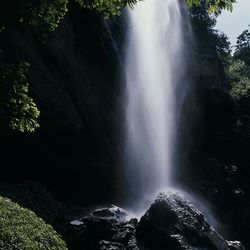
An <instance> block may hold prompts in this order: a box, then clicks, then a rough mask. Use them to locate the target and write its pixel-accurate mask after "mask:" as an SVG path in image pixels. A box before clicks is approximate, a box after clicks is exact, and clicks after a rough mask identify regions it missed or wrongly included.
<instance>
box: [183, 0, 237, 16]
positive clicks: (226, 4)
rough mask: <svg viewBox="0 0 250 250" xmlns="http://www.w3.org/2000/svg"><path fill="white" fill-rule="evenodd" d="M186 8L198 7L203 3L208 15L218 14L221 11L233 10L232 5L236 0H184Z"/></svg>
mask: <svg viewBox="0 0 250 250" xmlns="http://www.w3.org/2000/svg"><path fill="white" fill-rule="evenodd" d="M186 2H187V5H188V7H192V6H196V7H197V6H200V5H201V4H202V3H205V4H206V5H207V6H208V12H209V14H212V13H219V12H220V11H221V9H226V10H228V11H232V10H233V3H235V2H236V0H186Z"/></svg>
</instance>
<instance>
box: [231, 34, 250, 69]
mask: <svg viewBox="0 0 250 250" xmlns="http://www.w3.org/2000/svg"><path fill="white" fill-rule="evenodd" d="M234 57H235V58H237V59H240V60H242V61H244V62H245V63H246V64H247V65H248V66H250V30H244V31H243V32H242V33H241V34H240V35H239V37H238V38H237V42H236V46H235V53H234Z"/></svg>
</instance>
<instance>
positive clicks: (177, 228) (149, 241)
mask: <svg viewBox="0 0 250 250" xmlns="http://www.w3.org/2000/svg"><path fill="white" fill-rule="evenodd" d="M69 224H70V228H71V233H72V235H73V236H72V237H71V245H72V248H73V249H82V250H84V249H86V250H90V249H93V250H165V249H166V250H182V249H183V250H184V249H189V250H244V249H245V248H244V247H243V246H242V244H241V243H240V242H238V241H227V240H225V239H224V238H223V237H222V236H221V235H220V234H219V233H218V232H216V230H215V229H214V228H213V227H212V226H211V225H209V223H208V222H207V220H206V218H205V217H204V215H203V214H202V213H201V212H200V211H199V210H198V209H197V208H196V207H195V206H194V205H193V204H192V203H191V202H190V201H189V200H188V199H186V198H185V197H184V196H183V195H182V194H181V193H180V192H177V191H175V190H171V189H167V190H165V191H163V192H161V193H160V194H159V195H158V196H157V198H156V200H155V201H154V202H153V203H152V205H151V206H150V208H149V209H148V210H147V211H146V213H145V214H144V215H143V216H142V217H141V219H140V220H139V222H138V220H137V219H136V218H131V217H130V216H129V214H128V213H127V212H126V211H124V210H123V209H121V208H119V207H116V206H113V205H111V206H110V207H104V208H99V209H95V210H92V211H89V212H88V213H86V214H85V215H83V217H81V218H77V219H74V220H71V221H70V222H69Z"/></svg>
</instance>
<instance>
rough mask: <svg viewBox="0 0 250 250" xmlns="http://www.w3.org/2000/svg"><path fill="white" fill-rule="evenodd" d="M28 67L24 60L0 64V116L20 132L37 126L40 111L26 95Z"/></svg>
mask: <svg viewBox="0 0 250 250" xmlns="http://www.w3.org/2000/svg"><path fill="white" fill-rule="evenodd" d="M28 68H29V64H28V63H25V62H19V63H17V64H4V63H1V64H0V77H1V78H0V117H1V118H2V119H6V120H7V121H8V122H9V124H10V126H11V128H13V129H17V130H19V131H21V132H25V131H30V132H33V131H35V129H36V128H38V127H39V124H38V122H37V118H38V117H39V115H40V112H39V110H38V109H37V107H36V104H35V103H34V102H33V99H32V98H31V97H30V96H29V95H28V92H29V84H28V80H27V77H26V74H27V71H28Z"/></svg>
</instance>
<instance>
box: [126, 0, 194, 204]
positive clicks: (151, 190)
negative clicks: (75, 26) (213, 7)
mask: <svg viewBox="0 0 250 250" xmlns="http://www.w3.org/2000/svg"><path fill="white" fill-rule="evenodd" d="M128 15H129V25H128V41H127V47H126V62H125V65H126V67H125V76H126V94H125V104H126V111H125V149H124V152H125V153H124V162H125V167H124V176H125V178H124V179H125V181H124V182H123V187H124V188H123V189H124V190H125V193H126V194H127V202H131V203H135V200H137V201H138V200H140V201H143V203H147V201H146V200H147V199H149V200H150V201H152V200H151V199H152V197H153V196H154V195H155V194H156V193H157V192H158V191H159V190H161V189H163V188H166V187H169V186H171V185H172V180H171V179H172V178H171V177H172V176H171V172H172V169H173V168H175V165H176V164H175V161H174V157H175V156H174V154H175V151H176V145H177V143H176V138H177V130H178V120H179V117H180V110H181V105H182V100H183V99H184V96H185V86H184V85H185V84H183V77H184V75H185V74H186V66H185V64H186V60H184V57H185V56H184V54H185V50H186V49H187V48H186V47H185V41H184V40H185V36H186V33H187V32H190V30H189V29H188V28H187V27H189V26H188V25H187V23H188V18H187V15H186V9H185V5H184V3H183V2H181V1H180V2H179V1H178V0H146V1H142V2H140V3H139V4H138V5H137V6H136V8H135V9H134V10H130V11H129V14H128ZM180 84H182V85H180ZM146 205H147V204H146Z"/></svg>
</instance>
